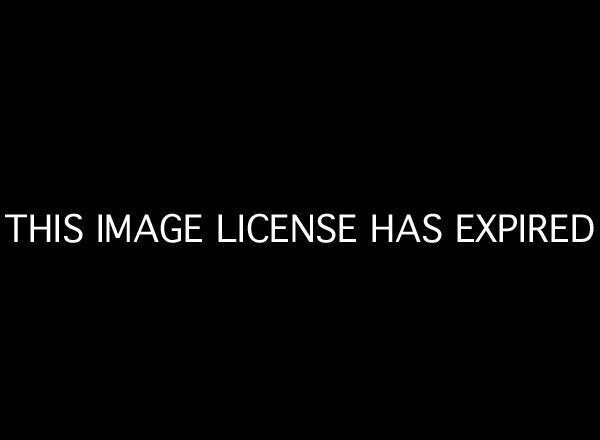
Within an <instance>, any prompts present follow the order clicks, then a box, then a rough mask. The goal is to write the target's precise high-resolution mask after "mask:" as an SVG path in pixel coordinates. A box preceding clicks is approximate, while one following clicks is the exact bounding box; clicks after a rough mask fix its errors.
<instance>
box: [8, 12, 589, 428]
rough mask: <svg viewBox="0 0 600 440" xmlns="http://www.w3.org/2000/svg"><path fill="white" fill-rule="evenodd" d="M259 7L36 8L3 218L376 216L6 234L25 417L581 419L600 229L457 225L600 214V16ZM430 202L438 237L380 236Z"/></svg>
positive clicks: (19, 55)
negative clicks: (180, 236) (234, 234)
mask: <svg viewBox="0 0 600 440" xmlns="http://www.w3.org/2000/svg"><path fill="white" fill-rule="evenodd" d="M52 12H54V13H56V12H57V11H52ZM153 12H157V11H153ZM163 12H164V11H163ZM247 12H248V14H250V13H251V12H252V13H253V14H252V15H248V14H246V12H240V11H239V10H237V9H236V11H228V12H227V13H225V14H224V15H222V14H221V15H216V14H215V13H214V12H207V11H205V12H195V13H193V14H190V15H188V14H185V13H184V12H183V11H181V12H178V13H176V14H175V15H173V16H171V15H167V14H166V13H165V15H164V16H163V14H162V12H161V13H160V14H159V15H160V18H156V16H155V15H152V18H151V17H150V16H147V15H146V14H145V13H141V12H140V11H137V12H136V13H134V14H131V15H130V14H127V15H125V14H124V13H123V12H122V13H119V14H115V15H114V16H112V15H111V16H110V17H107V18H102V19H100V18H99V17H100V16H102V17H104V15H97V14H100V12H97V13H96V12H95V13H94V14H92V15H85V19H83V18H82V16H78V17H77V19H75V18H73V19H65V22H64V23H63V21H62V20H61V21H58V20H50V19H48V17H49V16H46V17H45V16H44V14H43V13H41V14H39V15H40V16H36V17H35V19H34V18H33V15H36V14H34V13H33V12H32V11H29V12H28V14H26V15H25V16H23V17H24V21H19V22H18V24H16V25H15V26H14V29H12V28H11V29H10V30H8V31H7V39H6V44H5V52H4V55H3V66H4V67H3V70H4V72H3V73H4V74H5V79H4V80H3V85H4V87H3V96H4V99H3V109H4V111H3V113H4V114H3V124H2V125H3V133H4V136H3V137H4V142H3V153H2V154H3V160H2V173H1V176H2V177H1V178H2V201H1V202H2V213H3V214H4V213H6V212H27V213H34V212H36V213H42V212H43V213H67V212H79V213H82V214H85V215H86V216H91V215H94V214H95V213H97V212H106V211H109V210H110V211H111V212H127V211H129V212H136V213H143V212H149V213H152V214H154V215H159V214H161V213H165V212H170V211H174V212H179V213H186V212H189V213H202V214H203V215H205V217H206V218H207V219H211V220H212V221H214V216H215V215H216V213H218V212H223V211H226V212H238V211H243V212H267V213H269V212H274V213H282V212H283V213H316V214H318V213H320V212H334V213H336V212H355V213H358V214H359V215H360V216H361V243H360V244H357V245H347V246H346V245H344V246H342V245H334V246H329V247H322V246H321V247H319V246H314V247H311V246H289V245H283V246H275V245H273V246H267V247H260V248H253V247H244V248H231V247H228V248H219V247H217V246H215V245H214V244H213V245H211V244H210V243H209V244H207V245H206V246H198V247H189V246H188V247H185V246H183V247H179V246H178V247H173V248H168V247H158V248H156V247H152V246H139V247H133V246H132V247H129V248H128V247H126V246H125V247H118V246H117V247H98V246H96V245H94V244H93V243H87V244H82V245H80V246H75V247H66V248H65V247H56V246H55V247H53V246H14V245H11V244H10V243H9V242H8V240H7V239H6V238H7V237H6V235H7V231H6V230H5V229H6V225H5V224H4V225H3V234H4V241H3V247H2V253H3V255H4V256H5V257H6V258H4V259H3V263H2V264H3V270H2V273H3V278H4V281H3V286H6V287H3V288H2V292H3V294H2V301H3V303H4V304H3V307H2V311H3V314H4V315H5V319H3V326H4V328H5V331H4V332H3V333H4V338H3V339H4V341H5V344H4V346H5V347H6V348H5V358H6V362H5V365H7V366H8V367H9V371H10V373H9V374H7V375H6V382H7V384H8V385H9V387H10V388H11V389H14V390H15V393H14V394H13V393H11V394H10V395H11V398H10V408H11V414H15V415H18V416H23V415H24V414H25V415H27V414H32V412H31V411H32V410H33V409H37V410H39V411H36V414H37V413H41V414H44V415H46V418H44V420H45V422H44V423H48V424H51V425H56V426H61V427H63V426H64V425H63V424H64V423H66V424H67V425H70V424H72V423H74V422H73V421H74V419H77V420H78V421H83V422H87V423H86V425H87V426H88V427H90V426H98V427H104V428H106V427H107V426H110V425H112V422H114V421H123V420H127V421H132V420H133V421H134V425H135V426H138V427H148V426H150V427H152V428H153V429H158V426H157V425H160V426H162V427H165V428H166V429H167V430H168V431H172V430H174V429H176V428H180V427H181V426H183V425H184V424H183V423H182V422H184V421H191V422H192V423H193V424H195V425H196V424H199V425H201V426H198V427H199V428H202V427H203V426H205V425H204V423H206V422H205V421H206V420H207V419H208V420H209V421H212V422H213V423H214V422H216V423H217V424H218V425H219V426H221V427H222V429H224V430H230V429H239V428H242V429H253V428H255V427H256V428H262V429H265V428H270V429H273V428H274V427H275V426H276V425H278V424H280V423H281V422H283V423H282V424H283V426H284V427H285V429H286V430H285V431H281V432H288V431H295V430H298V429H306V430H308V432H314V431H313V430H312V429H314V428H312V427H313V426H315V422H317V423H318V422H323V421H328V422H330V423H329V426H330V428H329V429H331V430H332V431H331V432H337V430H340V429H344V428H350V429H353V430H354V429H356V430H358V429H359V428H363V429H365V432H369V433H372V432H373V430H375V429H383V428H384V427H386V426H387V425H389V424H390V423H391V425H392V426H395V427H396V428H402V427H404V426H406V427H408V425H405V424H404V423H405V422H402V421H405V420H407V419H408V420H410V421H412V422H413V423H416V424H417V425H419V426H421V427H422V428H423V429H425V430H431V429H440V428H441V429H448V430H449V429H455V428H461V429H465V428H467V427H469V428H471V429H474V428H475V425H477V424H479V423H482V424H483V425H484V426H485V427H486V428H487V429H488V430H498V429H507V430H509V432H512V431H510V430H511V429H512V428H511V427H512V426H514V423H515V422H523V421H525V420H528V421H532V420H533V421H534V423H532V424H531V426H532V428H533V429H541V427H552V428H553V429H554V428H555V429H558V427H559V426H557V425H561V426H563V427H565V428H567V429H569V430H571V429H573V426H574V425H573V423H574V422H573V420H574V419H573V418H572V416H574V415H576V416H577V418H578V422H577V425H578V426H581V422H582V421H583V420H584V419H585V418H586V414H588V413H589V408H588V406H587V404H586V398H587V397H589V396H590V395H592V392H593V390H594V389H595V385H594V381H593V380H592V374H591V373H592V371H593V370H594V368H595V366H597V363H595V361H592V359H593V358H594V356H593V349H594V346H593V341H594V340H595V338H596V336H597V329H598V326H597V321H596V320H595V314H596V311H597V304H596V301H595V299H594V297H593V295H594V293H595V291H596V290H597V288H596V287H595V283H594V282H593V281H595V278H594V269H595V266H596V264H597V263H596V262H597V237H595V238H594V241H593V243H588V244H585V245H562V244H558V245H552V246H550V245H515V244H507V245H505V246H489V245H481V246H460V245H458V244H456V243H455V234H454V224H453V219H454V216H455V215H456V214H457V213H461V212H477V213H512V214H519V213H545V214H549V213H584V214H588V215H591V216H592V217H593V218H594V219H595V221H596V224H597V208H596V207H595V205H596V203H595V200H596V198H595V195H594V193H593V188H595V187H596V186H597V183H596V180H597V179H595V167H594V160H593V158H592V154H593V151H592V148H593V146H594V145H597V135H596V132H595V130H594V129H595V123H596V122H595V121H596V119H597V116H598V115H597V108H596V107H595V105H596V104H595V102H596V101H597V85H596V84H595V82H594V81H593V78H596V77H597V69H596V67H595V66H594V64H593V61H594V60H593V54H594V51H593V49H594V46H593V45H592V42H593V40H592V39H591V33H592V32H593V29H591V28H590V27H588V26H587V24H586V23H584V22H583V21H582V19H581V17H580V16H577V17H575V18H569V17H568V16H567V15H564V16H562V17H561V19H560V20H558V19H556V18H553V19H552V20H550V19H549V18H547V17H546V18H544V17H542V16H541V14H540V13H539V11H538V13H535V14H532V15H527V17H526V18H525V13H524V11H521V13H520V14H516V15H514V16H513V15H511V14H509V16H506V15H504V14H501V13H500V11H495V12H494V13H487V12H484V11H481V12H480V15H477V14H478V13H476V12H475V11H469V14H466V12H467V11H445V12H441V11H427V12H425V13H420V14H416V13H414V12H412V11H404V12H397V11H394V12H393V13H392V12H385V11H380V12H376V13H374V14H371V13H369V14H367V13H366V11H353V12H354V14H352V15H347V14H346V13H344V14H338V13H332V14H330V15H329V14H328V15H327V17H326V18H325V14H324V11H321V13H319V14H308V16H307V15H306V14H303V13H301V12H300V11H295V12H294V13H284V12H283V11H281V12H280V13H276V12H274V11H272V10H270V11H269V13H268V14H267V13H266V12H265V11H262V12H261V11H255V10H253V11H247ZM305 12H306V11H305ZM446 12H448V13H449V12H452V13H453V14H454V15H446ZM69 13H70V14H73V13H74V12H73V11H70V12H69ZM75 14H77V13H75ZM272 14H273V15H272ZM278 14H280V15H278ZM470 14H474V15H470ZM561 15H562V14H561ZM62 16H63V18H65V17H66V16H65V15H62ZM184 16H185V19H184ZM357 16H358V17H357ZM69 17H70V15H69ZM257 17H260V19H259V18H257ZM557 20H558V21H557ZM429 212H437V213H440V214H441V215H442V216H443V217H444V219H445V228H444V234H445V237H444V240H443V242H442V243H441V244H439V245H436V246H414V245H411V244H410V243H406V244H402V245H398V246H389V247H375V246H372V245H370V244H369V243H368V241H369V240H368V238H369V234H368V225H369V223H368V219H369V216H370V214H371V213H378V214H387V213H395V214H398V215H401V214H405V213H413V214H423V213H429ZM207 221H209V220H207ZM363 229H367V230H366V233H365V231H364V230H363ZM55 411H56V412H58V413H61V414H62V416H61V417H54V416H53V415H52V414H53V413H54V412H55ZM25 417H26V416H25ZM40 417H41V416H40ZM172 417H174V418H172ZM40 420H41V419H40ZM51 425H48V426H51ZM26 426H27V425H26ZM134 429H140V428H135V427H134Z"/></svg>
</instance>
